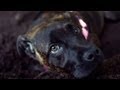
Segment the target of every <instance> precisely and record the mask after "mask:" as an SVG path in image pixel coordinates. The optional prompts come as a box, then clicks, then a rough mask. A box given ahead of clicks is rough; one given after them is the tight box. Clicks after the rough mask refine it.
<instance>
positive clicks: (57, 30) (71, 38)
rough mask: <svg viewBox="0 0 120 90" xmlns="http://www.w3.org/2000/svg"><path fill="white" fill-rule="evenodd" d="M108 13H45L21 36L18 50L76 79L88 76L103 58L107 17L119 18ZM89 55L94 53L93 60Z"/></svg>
mask: <svg viewBox="0 0 120 90" xmlns="http://www.w3.org/2000/svg"><path fill="white" fill-rule="evenodd" d="M107 13H108V12H107ZM107 13H106V12H103V11H73V12H69V11H58V12H53V11H48V12H44V13H43V14H42V15H41V16H40V18H38V19H37V20H36V21H35V22H34V24H33V25H31V27H30V30H29V31H28V32H27V33H26V34H25V35H22V36H19V37H18V41H17V48H18V51H19V52H21V51H23V52H22V53H24V52H25V53H26V54H27V55H29V56H30V57H32V58H34V59H37V60H38V61H39V62H40V63H41V64H43V65H46V66H47V67H49V68H50V69H51V68H55V69H57V70H58V69H59V70H63V71H65V72H69V74H72V75H73V76H74V77H76V78H82V77H86V76H88V75H89V74H90V73H91V72H92V71H93V70H94V69H95V68H96V66H97V65H98V64H99V63H101V62H102V61H103V54H102V51H101V50H100V41H99V36H100V34H101V32H102V30H103V27H104V18H105V17H107V18H110V17H111V18H112V20H113V19H116V18H113V16H114V17H115V15H114V14H113V15H112V16H109V14H107ZM77 16H80V17H81V18H82V19H83V20H84V21H85V22H86V23H87V26H88V30H89V37H88V40H86V39H85V38H84V36H83V35H82V33H81V26H80V25H79V22H78V19H77V18H76V17H77ZM71 25H72V26H73V27H71ZM75 30H77V31H75ZM51 47H52V48H51ZM56 49H57V50H56ZM51 50H52V51H51ZM55 50H56V51H55ZM88 54H90V55H92V56H91V57H90V59H88V58H89V57H88V56H90V55H88ZM87 57H88V58H87ZM92 58H94V59H93V60H92ZM40 59H42V60H40Z"/></svg>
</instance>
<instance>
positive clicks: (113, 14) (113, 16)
mask: <svg viewBox="0 0 120 90" xmlns="http://www.w3.org/2000/svg"><path fill="white" fill-rule="evenodd" d="M103 13H104V16H105V18H106V19H108V20H112V21H120V11H103Z"/></svg>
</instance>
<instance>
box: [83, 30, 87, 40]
mask: <svg viewBox="0 0 120 90" xmlns="http://www.w3.org/2000/svg"><path fill="white" fill-rule="evenodd" d="M82 33H83V35H84V37H85V39H86V40H87V39H88V30H86V28H82Z"/></svg>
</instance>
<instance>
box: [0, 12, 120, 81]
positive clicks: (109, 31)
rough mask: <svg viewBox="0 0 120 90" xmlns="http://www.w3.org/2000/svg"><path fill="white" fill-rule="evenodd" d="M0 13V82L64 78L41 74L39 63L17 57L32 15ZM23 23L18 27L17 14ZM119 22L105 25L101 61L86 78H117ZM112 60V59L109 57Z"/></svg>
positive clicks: (118, 76)
mask: <svg viewBox="0 0 120 90" xmlns="http://www.w3.org/2000/svg"><path fill="white" fill-rule="evenodd" d="M27 13H29V11H0V78H1V79H66V78H70V77H67V76H64V75H62V74H61V75H59V74H58V73H55V72H47V73H45V72H44V69H43V68H42V67H41V66H40V65H39V63H38V62H37V61H35V60H33V59H31V58H29V57H20V56H19V55H18V53H17V50H16V40H17V37H18V35H20V34H23V33H25V32H26V31H27V30H28V27H29V25H30V24H31V23H32V19H33V17H34V16H35V12H31V13H29V14H28V15H27ZM24 14H25V15H26V17H25V19H26V21H23V23H22V24H19V23H18V21H19V18H21V16H19V15H24ZM119 33H120V23H119V22H117V23H115V22H114V23H109V24H107V25H106V28H105V32H104V34H103V36H102V39H101V42H102V47H103V52H104V55H105V58H106V59H105V61H104V62H103V64H102V65H101V66H100V67H99V68H98V69H97V70H96V71H95V72H94V73H92V74H91V75H90V76H89V77H88V79H92V78H93V79H120V56H116V55H119V54H120V48H119V46H120V42H119V41H120V35H119ZM111 57H114V58H111Z"/></svg>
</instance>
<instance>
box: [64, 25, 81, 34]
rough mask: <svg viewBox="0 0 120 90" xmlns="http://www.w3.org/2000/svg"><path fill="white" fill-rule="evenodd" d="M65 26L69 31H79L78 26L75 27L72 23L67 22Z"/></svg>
mask: <svg viewBox="0 0 120 90" xmlns="http://www.w3.org/2000/svg"><path fill="white" fill-rule="evenodd" d="M66 28H67V29H68V30H70V31H73V32H74V33H79V32H80V30H79V28H78V27H75V26H74V25H72V24H67V25H66Z"/></svg>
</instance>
